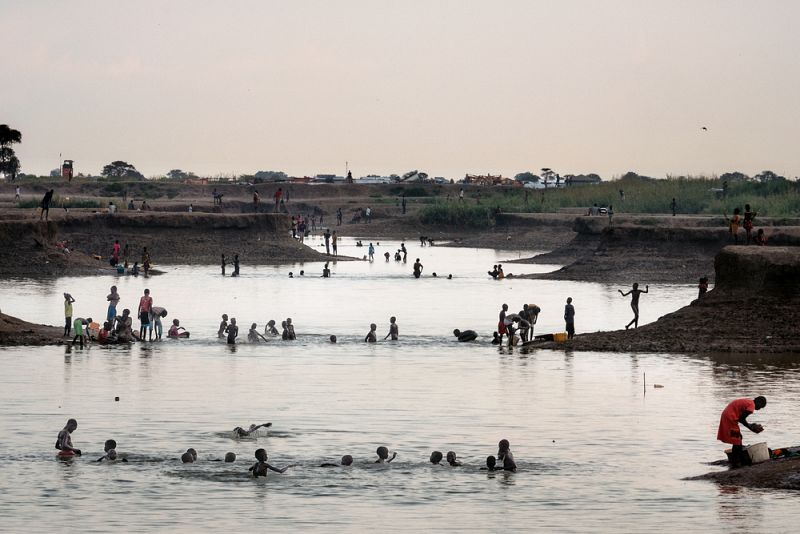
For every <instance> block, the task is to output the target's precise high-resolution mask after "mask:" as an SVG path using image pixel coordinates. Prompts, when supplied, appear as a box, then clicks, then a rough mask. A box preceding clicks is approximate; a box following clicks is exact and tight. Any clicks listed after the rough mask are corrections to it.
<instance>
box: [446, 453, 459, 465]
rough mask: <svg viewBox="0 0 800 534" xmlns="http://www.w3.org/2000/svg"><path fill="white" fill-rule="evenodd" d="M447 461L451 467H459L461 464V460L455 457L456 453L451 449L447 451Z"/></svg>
mask: <svg viewBox="0 0 800 534" xmlns="http://www.w3.org/2000/svg"><path fill="white" fill-rule="evenodd" d="M447 463H448V464H450V466H451V467H459V466H460V465H461V462H459V461H458V460H457V459H456V453H454V452H453V451H448V453H447Z"/></svg>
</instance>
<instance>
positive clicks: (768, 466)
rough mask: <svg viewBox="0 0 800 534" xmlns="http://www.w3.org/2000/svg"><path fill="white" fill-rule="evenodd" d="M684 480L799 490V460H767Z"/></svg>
mask: <svg viewBox="0 0 800 534" xmlns="http://www.w3.org/2000/svg"><path fill="white" fill-rule="evenodd" d="M685 480H711V481H713V482H716V483H717V484H720V485H722V486H744V487H748V488H769V489H786V490H800V458H780V459H776V460H768V461H766V462H763V463H760V464H756V465H751V466H747V467H741V468H739V469H729V470H726V471H714V472H711V473H706V474H704V475H700V476H696V477H691V478H687V479H685Z"/></svg>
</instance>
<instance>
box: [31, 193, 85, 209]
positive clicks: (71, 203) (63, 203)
mask: <svg viewBox="0 0 800 534" xmlns="http://www.w3.org/2000/svg"><path fill="white" fill-rule="evenodd" d="M41 204H42V201H41V199H39V200H36V199H28V200H22V201H21V202H20V203H19V204H18V207H20V208H38V207H39V206H41ZM50 207H51V208H99V207H100V203H99V202H97V201H96V200H89V199H86V198H64V197H60V196H58V195H53V200H51V201H50Z"/></svg>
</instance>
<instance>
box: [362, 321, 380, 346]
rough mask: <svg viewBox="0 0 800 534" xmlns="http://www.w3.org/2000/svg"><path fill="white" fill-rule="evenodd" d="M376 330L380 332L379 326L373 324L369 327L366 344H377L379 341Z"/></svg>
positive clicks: (365, 339)
mask: <svg viewBox="0 0 800 534" xmlns="http://www.w3.org/2000/svg"><path fill="white" fill-rule="evenodd" d="M376 330H378V325H376V324H375V323H372V324H370V325H369V332H367V336H366V337H365V338H364V342H366V343H375V342H377V341H378V335H377V332H376Z"/></svg>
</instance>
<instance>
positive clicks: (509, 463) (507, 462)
mask: <svg viewBox="0 0 800 534" xmlns="http://www.w3.org/2000/svg"><path fill="white" fill-rule="evenodd" d="M497 459H498V460H501V461H502V462H503V470H504V471H516V470H517V464H516V462H514V455H513V454H512V453H511V445H510V444H509V443H508V440H507V439H501V440H500V443H499V444H498V450H497Z"/></svg>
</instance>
